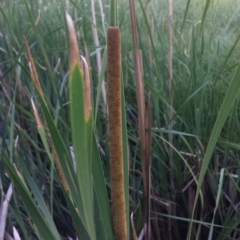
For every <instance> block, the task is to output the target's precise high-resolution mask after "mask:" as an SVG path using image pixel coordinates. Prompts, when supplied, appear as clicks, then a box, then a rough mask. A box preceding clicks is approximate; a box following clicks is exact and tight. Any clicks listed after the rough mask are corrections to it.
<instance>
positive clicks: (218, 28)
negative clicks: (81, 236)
mask: <svg viewBox="0 0 240 240" xmlns="http://www.w3.org/2000/svg"><path fill="white" fill-rule="evenodd" d="M145 4H146V3H145V1H141V0H139V1H136V12H137V18H138V30H139V31H138V36H139V48H140V49H141V50H142V54H143V73H144V85H145V94H146V95H147V94H148V93H149V92H151V100H152V104H151V110H152V128H151V129H149V131H151V133H152V151H151V173H152V177H151V181H152V182H151V195H152V202H151V228H152V235H153V238H152V239H169V235H168V232H167V228H168V224H169V222H168V219H169V218H171V219H172V221H171V224H172V229H173V231H172V237H173V239H187V237H189V239H218V240H225V239H239V236H240V230H239V223H240V215H239V214H240V212H239V210H238V209H239V206H238V203H239V196H240V192H239V190H240V189H239V187H238V186H239V178H238V175H239V164H240V162H239V159H240V154H239V150H240V144H239V142H240V139H239V131H240V125H239V117H240V112H239V94H238V87H239V85H240V83H239V81H240V76H239V70H238V71H237V68H238V64H239V59H240V45H239V42H238V41H239V38H240V31H239V29H238V25H239V21H240V5H239V4H238V2H237V1H234V0H231V1H225V0H216V1H211V0H206V1H197V0H192V1H190V0H189V1H183V0H181V1H175V3H174V14H173V19H174V39H173V111H174V117H173V119H171V120H170V121H172V122H173V130H172V131H171V133H172V134H173V136H174V138H173V146H172V148H173V150H174V152H173V163H174V165H173V168H172V169H170V167H169V160H170V154H169V143H168V133H169V132H168V126H169V123H170V122H169V119H168V109H169V103H168V64H167V62H168V61H167V54H168V12H167V11H168V10H167V8H168V5H167V1H163V0H161V1H157V0H152V1H149V2H148V4H147V6H148V10H146V8H145V7H146V5H145ZM109 6H110V1H106V0H104V1H103V11H104V14H105V27H106V28H107V26H108V20H109V17H110V16H109ZM95 10H96V20H97V26H96V27H97V30H98V35H99V42H100V43H99V46H97V47H96V46H95V44H94V40H93V34H92V30H91V23H92V18H91V4H90V1H86V0H85V1H77V0H75V1H74V0H71V1H70V3H69V10H68V11H69V13H70V15H71V16H72V18H73V19H74V21H75V22H74V24H75V28H76V31H77V32H78V37H79V39H78V40H79V49H80V51H81V54H82V55H84V56H86V55H87V52H86V51H85V48H84V44H86V46H87V49H88V53H89V58H90V74H91V80H92V102H93V107H94V111H93V113H95V109H96V108H97V109H98V110H97V111H96V113H97V114H96V115H94V116H93V117H94V119H96V125H95V126H94V128H95V132H96V135H97V139H98V143H99V146H98V147H99V151H100V154H101V157H102V159H103V162H102V163H103V169H104V174H105V178H106V185H107V186H108V187H109V162H108V159H109V151H108V134H107V115H106V106H105V103H104V101H103V98H102V96H101V97H100V102H97V100H96V99H97V98H96V96H97V95H98V94H101V92H100V90H101V89H100V88H99V86H98V82H99V79H100V80H102V79H101V76H99V75H98V71H97V63H96V52H97V51H100V52H101V55H102V56H103V54H104V49H105V45H106V38H105V32H104V31H105V30H104V28H103V25H102V22H101V13H100V9H99V5H98V3H97V1H96V2H95ZM65 11H66V6H65V2H64V1H54V0H52V1H46V0H43V1H34V0H29V1H27V0H8V1H4V3H1V5H0V31H1V35H0V78H1V85H0V99H1V104H0V116H1V122H2V123H1V124H2V126H3V130H2V131H1V152H2V154H1V156H2V157H3V156H4V157H5V158H7V159H9V161H11V162H13V163H14V164H15V165H16V167H17V168H18V170H19V172H20V173H21V174H23V176H24V177H26V178H28V176H25V175H24V172H25V170H24V168H23V167H22V166H23V163H24V164H25V165H26V166H27V168H28V170H29V172H30V173H31V177H32V181H34V183H35V184H36V186H37V188H38V189H39V190H40V191H41V193H42V196H43V198H44V200H45V202H46V204H47V206H51V204H53V208H51V207H49V208H50V209H51V210H50V211H51V214H53V219H54V222H55V224H56V227H57V229H58V231H59V233H60V235H61V236H62V237H65V238H66V237H67V236H71V237H74V236H75V233H74V227H73V224H72V219H71V216H70V214H69V210H68V209H67V207H66V206H67V205H66V202H65V198H64V195H63V192H62V191H61V190H60V187H59V181H58V178H57V177H56V176H55V175H54V188H53V189H51V184H50V183H51V179H50V176H51V172H50V161H49V158H48V156H47V153H46V151H45V149H44V146H43V144H42V141H41V139H40V137H39V136H38V132H37V127H36V123H35V118H34V116H33V112H32V107H31V98H33V99H34V100H35V103H36V105H37V107H39V106H40V105H39V104H38V101H37V96H36V92H35V89H34V86H33V84H32V82H31V80H30V75H29V69H28V65H27V61H26V57H25V50H24V46H23V35H25V36H26V37H27V39H28V42H29V45H30V48H31V52H32V55H33V57H34V61H35V64H36V66H37V71H38V74H39V78H40V81H41V84H42V88H43V92H44V93H45V96H46V101H47V104H48V106H49V108H50V111H51V114H52V116H53V119H54V121H55V123H56V125H57V128H58V130H59V131H60V133H61V135H62V136H64V138H63V139H64V141H65V144H66V145H67V146H70V145H71V137H70V136H71V130H70V119H69V95H68V84H67V83H68V65H69V56H68V37H67V32H66V20H65ZM147 11H148V17H147V16H146V15H147ZM38 16H39V19H38ZM37 19H38V20H37ZM118 20H119V26H120V28H121V31H122V76H123V83H124V93H125V101H126V118H127V127H128V132H127V133H128V139H129V174H130V203H129V204H130V213H132V212H133V213H134V224H135V228H136V232H137V235H139V234H140V232H141V230H142V228H143V222H142V219H143V210H142V209H143V205H144V203H143V195H142V192H143V183H142V173H141V171H142V169H141V154H140V153H141V151H140V143H139V137H138V113H137V100H136V84H135V81H134V67H133V44H132V36H131V28H130V15H129V7H128V1H123V2H120V1H119V6H118ZM35 21H38V22H37V24H34V22H35ZM149 39H150V40H151V41H150V44H149ZM150 52H151V56H152V57H151V60H149V53H150ZM58 59H60V60H61V61H60V64H59V67H58V68H57V70H56V71H54V68H55V66H56V65H57V62H58ZM102 66H103V68H104V64H103V65H102ZM236 71H237V72H236ZM103 74H104V75H105V72H104V73H103ZM231 79H232V82H231ZM224 99H225V100H224ZM16 139H18V141H17V147H15V146H14V140H16ZM170 171H172V172H173V181H174V189H171V187H170V179H169V176H170ZM4 173H5V168H4V165H3V162H2V160H0V180H1V181H0V182H2V183H3V188H2V190H1V198H2V199H4V193H6V191H7V188H8V185H9V182H10V179H9V177H8V176H7V175H6V174H4ZM231 174H234V175H231ZM193 175H194V176H193ZM194 178H195V179H197V182H196V181H195V179H194ZM26 181H27V180H26ZM0 189H1V188H0ZM200 189H201V190H202V191H201V192H200ZM108 190H109V188H108ZM199 193H200V197H199ZM196 196H197V197H198V198H196ZM52 197H53V199H52ZM52 201H53V203H52ZM169 204H172V205H173V206H176V212H175V213H174V214H172V215H171V216H170V215H169V214H168V211H167V209H168V205H169ZM193 209H195V212H194V215H193V214H192V211H193ZM7 219H8V220H7V226H6V233H9V234H10V235H12V226H15V227H16V228H17V230H18V231H19V233H20V234H21V236H22V239H35V238H37V237H36V232H34V227H33V226H32V224H30V222H29V216H28V215H27V213H26V209H25V207H24V205H23V203H22V199H21V198H20V197H19V194H18V192H17V191H14V195H13V198H12V200H11V204H10V208H9V212H8V218H7ZM191 220H193V221H192V228H190V225H191V224H190V223H191ZM189 229H191V233H190V231H189ZM130 233H132V230H130ZM160 237H161V238H160Z"/></svg>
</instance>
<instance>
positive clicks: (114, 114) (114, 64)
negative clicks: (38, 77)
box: [107, 27, 127, 240]
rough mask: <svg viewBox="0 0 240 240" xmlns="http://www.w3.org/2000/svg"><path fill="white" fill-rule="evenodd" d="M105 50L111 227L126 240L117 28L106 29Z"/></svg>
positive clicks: (122, 239)
mask: <svg viewBox="0 0 240 240" xmlns="http://www.w3.org/2000/svg"><path fill="white" fill-rule="evenodd" d="M107 47H108V53H107V63H108V70H107V76H108V114H109V123H108V125H109V152H110V180H111V197H112V212H113V226H114V231H115V234H116V237H117V239H118V240H126V239H127V224H126V211H125V210H126V206H125V191H124V171H123V146H122V107H121V34H120V29H119V28H118V27H110V28H109V29H108V32H107Z"/></svg>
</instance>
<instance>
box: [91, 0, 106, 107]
mask: <svg viewBox="0 0 240 240" xmlns="http://www.w3.org/2000/svg"><path fill="white" fill-rule="evenodd" d="M91 10H92V21H93V24H92V33H93V40H94V44H95V46H96V47H97V48H98V47H99V38H98V32H97V22H96V17H95V15H96V14H95V8H94V1H93V0H91ZM96 58H97V70H98V76H100V72H101V66H102V57H101V53H100V50H99V49H98V50H97V52H96ZM102 95H103V101H104V104H105V105H106V102H107V93H106V87H105V81H102Z"/></svg>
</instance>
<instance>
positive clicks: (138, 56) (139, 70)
mask: <svg viewBox="0 0 240 240" xmlns="http://www.w3.org/2000/svg"><path fill="white" fill-rule="evenodd" d="M129 6H130V18H131V29H132V40H133V47H134V70H135V81H136V87H137V104H138V119H139V135H140V142H141V154H142V174H143V186H144V218H145V219H144V222H145V223H146V228H147V229H146V232H147V235H146V238H147V239H150V214H149V213H150V192H149V191H150V166H149V164H150V158H149V152H148V151H150V150H149V149H151V147H150V146H149V144H151V141H149V139H148V140H147V138H148V137H147V136H146V128H147V126H146V119H145V117H146V114H145V94H144V82H143V65H142V52H141V50H139V49H138V38H137V20H136V13H135V5H134V0H129ZM147 141H148V142H147ZM146 143H148V145H146ZM146 166H148V167H147V168H146Z"/></svg>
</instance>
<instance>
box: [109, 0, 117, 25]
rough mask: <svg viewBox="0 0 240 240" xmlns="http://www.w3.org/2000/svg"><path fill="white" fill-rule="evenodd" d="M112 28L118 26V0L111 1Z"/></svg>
mask: <svg viewBox="0 0 240 240" xmlns="http://www.w3.org/2000/svg"><path fill="white" fill-rule="evenodd" d="M110 10H111V12H110V26H117V0H111V9H110Z"/></svg>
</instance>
